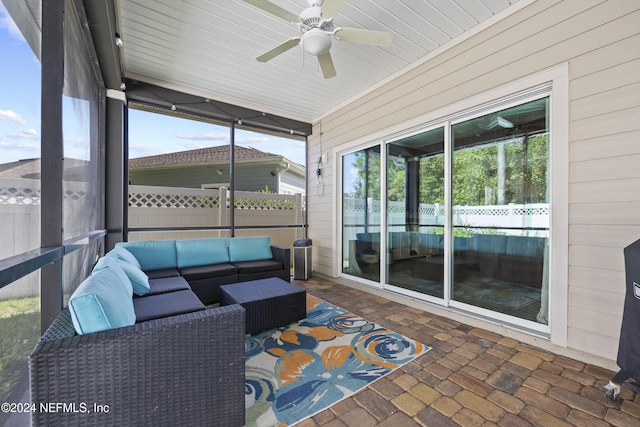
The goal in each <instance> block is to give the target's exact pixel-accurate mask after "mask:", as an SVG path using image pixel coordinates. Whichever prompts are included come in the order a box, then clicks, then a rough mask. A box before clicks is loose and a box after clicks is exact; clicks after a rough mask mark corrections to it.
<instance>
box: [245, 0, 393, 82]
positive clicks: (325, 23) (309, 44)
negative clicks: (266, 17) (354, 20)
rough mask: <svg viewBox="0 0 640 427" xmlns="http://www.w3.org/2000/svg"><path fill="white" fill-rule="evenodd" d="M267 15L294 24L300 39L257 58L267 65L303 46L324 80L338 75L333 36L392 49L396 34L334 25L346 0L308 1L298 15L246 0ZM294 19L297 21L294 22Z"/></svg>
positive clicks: (264, 2) (258, 0)
mask: <svg viewBox="0 0 640 427" xmlns="http://www.w3.org/2000/svg"><path fill="white" fill-rule="evenodd" d="M244 1H245V2H246V3H249V4H251V5H253V6H255V7H257V8H259V9H262V10H263V11H265V12H268V13H270V14H272V15H275V16H277V17H279V18H281V19H284V20H285V21H287V22H290V23H294V24H296V25H297V26H298V29H299V30H300V37H292V38H290V39H289V40H287V41H285V42H283V43H281V44H279V45H278V46H276V47H274V48H273V49H271V50H269V51H267V52H265V53H263V54H262V55H260V56H258V57H257V58H256V59H257V60H258V61H260V62H267V61H269V60H271V59H273V58H275V57H276V56H278V55H280V54H282V53H284V52H286V51H288V50H289V49H292V48H294V47H295V46H297V45H298V44H300V45H301V48H302V51H303V52H305V53H308V54H309V55H313V56H315V57H317V58H318V64H319V65H320V68H321V69H322V74H323V76H324V78H325V79H330V78H332V77H334V76H335V75H336V70H335V66H334V64H333V59H332V58H331V53H330V50H331V46H332V42H331V37H332V36H333V37H335V38H336V39H338V40H343V41H346V42H350V43H361V44H368V45H372V46H382V47H384V46H389V45H390V44H391V42H392V41H393V34H391V33H389V32H384V31H370V30H363V29H359V28H340V27H337V26H335V25H334V23H333V18H334V17H335V16H336V15H337V14H338V12H339V11H340V9H341V8H342V6H343V5H344V4H345V2H346V0H324V1H322V0H308V2H309V7H308V8H306V9H304V10H303V11H302V12H300V15H299V16H296V15H295V14H293V13H292V12H289V11H288V10H286V9H283V8H281V7H280V6H278V5H275V4H274V3H271V2H270V1H269V0H244ZM294 17H295V19H293V18H294Z"/></svg>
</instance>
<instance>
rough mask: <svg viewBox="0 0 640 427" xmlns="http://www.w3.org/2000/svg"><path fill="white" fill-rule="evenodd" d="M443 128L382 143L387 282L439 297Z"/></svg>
mask: <svg viewBox="0 0 640 427" xmlns="http://www.w3.org/2000/svg"><path fill="white" fill-rule="evenodd" d="M444 166H445V163H444V128H442V127H440V128H437V129H433V130H429V131H426V132H422V133H419V134H417V135H412V136H408V137H406V138H403V139H401V140H398V141H394V142H392V143H389V144H387V192H386V194H387V200H388V202H387V246H388V248H389V249H388V256H387V263H386V264H387V276H386V277H387V283H388V284H390V285H394V286H398V287H401V288H404V289H408V290H410V291H414V292H419V293H421V294H425V295H431V296H434V297H438V298H443V297H444V283H445V281H444V277H445V274H444V271H445V270H444V268H445V266H444V239H443V238H444V223H445V220H444V202H445V190H444V183H445V171H444Z"/></svg>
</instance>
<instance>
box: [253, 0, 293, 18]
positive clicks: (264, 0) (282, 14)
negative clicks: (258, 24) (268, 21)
mask: <svg viewBox="0 0 640 427" xmlns="http://www.w3.org/2000/svg"><path fill="white" fill-rule="evenodd" d="M244 2H245V3H249V4H251V5H254V6H255V7H257V8H258V9H262V10H264V11H265V12H269V13H270V14H272V15H275V16H277V17H278V18H282V19H284V20H285V21H287V22H294V23H295V22H298V21H300V18H299V17H298V15H296V14H295V13H291V12H289V11H288V10H286V9H283V8H281V7H280V6H278V5H276V4H273V3H271V2H270V1H269V0H244Z"/></svg>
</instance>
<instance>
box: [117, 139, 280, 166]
mask: <svg viewBox="0 0 640 427" xmlns="http://www.w3.org/2000/svg"><path fill="white" fill-rule="evenodd" d="M234 157H235V160H236V161H242V160H253V159H259V158H268V157H279V158H282V156H281V155H279V154H272V153H266V152H264V151H260V150H256V149H255V148H251V147H241V146H238V145H236V146H235V152H234ZM228 161H229V145H220V146H218V147H208V148H199V149H196V150H188V151H178V152H175V153H168V154H159V155H156V156H147V157H138V158H135V159H130V160H129V168H139V167H149V166H168V165H186V164H203V163H205V164H206V163H218V162H228Z"/></svg>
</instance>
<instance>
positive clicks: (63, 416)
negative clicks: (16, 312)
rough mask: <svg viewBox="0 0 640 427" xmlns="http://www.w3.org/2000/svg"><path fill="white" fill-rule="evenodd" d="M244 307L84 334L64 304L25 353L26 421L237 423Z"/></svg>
mask: <svg viewBox="0 0 640 427" xmlns="http://www.w3.org/2000/svg"><path fill="white" fill-rule="evenodd" d="M244 334H245V311H244V309H243V308H242V307H241V306H240V305H231V306H226V307H219V308H212V309H208V310H202V311H198V312H194V313H189V314H182V315H178V316H172V317H167V318H163V319H156V320H151V321H148V322H143V323H138V324H135V325H132V326H128V327H125V328H118V329H113V330H109V331H104V332H97V333H92V334H87V335H76V333H75V331H74V328H73V324H72V322H71V317H70V314H69V311H68V309H66V308H65V309H64V310H63V311H62V312H61V313H60V315H59V316H58V317H57V318H56V320H55V321H54V322H53V324H52V325H51V327H49V329H48V330H47V331H46V332H45V334H44V335H43V337H42V339H41V341H40V342H39V343H38V344H37V345H36V347H35V348H34V350H33V352H32V353H31V355H30V356H29V375H30V388H31V403H32V409H33V412H32V414H31V423H32V425H34V426H65V427H66V426H88V425H91V426H205V425H212V426H213V425H215V426H241V425H244V372H245V367H244Z"/></svg>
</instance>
